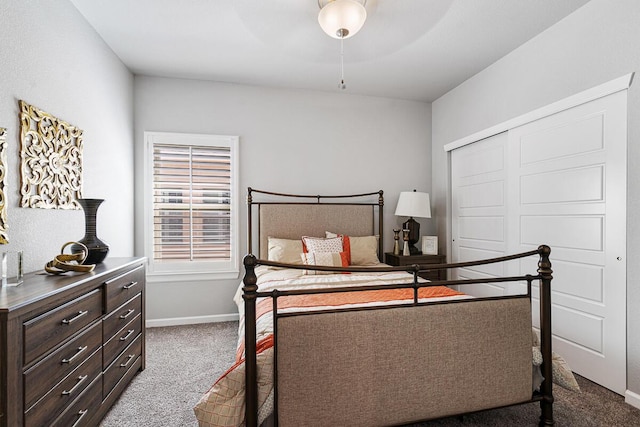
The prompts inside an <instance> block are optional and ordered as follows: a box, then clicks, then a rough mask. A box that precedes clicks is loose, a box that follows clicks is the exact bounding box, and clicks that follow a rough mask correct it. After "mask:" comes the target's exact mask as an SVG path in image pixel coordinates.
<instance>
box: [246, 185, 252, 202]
mask: <svg viewBox="0 0 640 427" xmlns="http://www.w3.org/2000/svg"><path fill="white" fill-rule="evenodd" d="M251 191H253V189H252V188H251V187H247V205H250V204H251V202H253V197H252V196H251Z"/></svg>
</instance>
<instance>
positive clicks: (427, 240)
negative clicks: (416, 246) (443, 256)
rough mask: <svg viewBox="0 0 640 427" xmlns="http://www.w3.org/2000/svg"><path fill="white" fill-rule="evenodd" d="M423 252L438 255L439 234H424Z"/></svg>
mask: <svg viewBox="0 0 640 427" xmlns="http://www.w3.org/2000/svg"><path fill="white" fill-rule="evenodd" d="M422 253H423V254H424V255H438V236H422Z"/></svg>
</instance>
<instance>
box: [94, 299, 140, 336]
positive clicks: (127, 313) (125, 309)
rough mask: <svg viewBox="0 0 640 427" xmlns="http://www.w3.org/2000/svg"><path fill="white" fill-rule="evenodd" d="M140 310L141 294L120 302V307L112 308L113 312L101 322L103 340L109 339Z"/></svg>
mask: <svg viewBox="0 0 640 427" xmlns="http://www.w3.org/2000/svg"><path fill="white" fill-rule="evenodd" d="M141 311H142V294H138V295H136V296H135V297H133V298H132V299H130V300H129V301H127V302H125V303H124V304H122V305H121V306H120V307H118V308H116V309H115V310H113V313H111V314H109V316H107V317H106V318H105V319H104V322H103V324H102V330H103V331H104V332H103V334H104V340H105V341H108V340H109V339H111V337H112V336H113V334H115V333H116V332H118V331H119V330H120V329H122V328H123V327H124V326H125V325H126V324H127V323H129V322H130V321H131V319H133V318H134V317H136V316H137V315H138V314H140V313H141Z"/></svg>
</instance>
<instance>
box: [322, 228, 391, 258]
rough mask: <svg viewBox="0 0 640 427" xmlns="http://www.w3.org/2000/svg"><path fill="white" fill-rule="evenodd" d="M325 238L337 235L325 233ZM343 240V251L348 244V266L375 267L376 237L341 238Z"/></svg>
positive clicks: (376, 255)
mask: <svg viewBox="0 0 640 427" xmlns="http://www.w3.org/2000/svg"><path fill="white" fill-rule="evenodd" d="M325 235H326V237H336V236H338V237H339V236H340V235H339V234H335V233H332V232H330V231H325ZM342 238H343V239H344V242H345V243H344V247H345V248H344V250H347V248H346V246H347V242H348V244H349V265H377V264H379V263H380V260H379V259H378V236H361V237H357V236H342Z"/></svg>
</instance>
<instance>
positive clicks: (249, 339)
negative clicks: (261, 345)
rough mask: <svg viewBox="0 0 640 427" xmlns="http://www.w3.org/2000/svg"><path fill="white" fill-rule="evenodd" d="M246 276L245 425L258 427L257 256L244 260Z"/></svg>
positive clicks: (247, 257)
mask: <svg viewBox="0 0 640 427" xmlns="http://www.w3.org/2000/svg"><path fill="white" fill-rule="evenodd" d="M243 263H244V268H245V274H244V279H243V283H244V286H243V287H242V291H243V292H244V293H243V295H242V298H243V299H244V363H245V377H244V378H245V387H246V388H245V393H246V396H245V402H246V406H245V413H244V415H245V425H246V427H257V426H258V381H257V379H258V370H257V360H256V299H257V297H256V294H257V291H258V286H257V284H256V283H257V282H258V278H257V277H256V272H255V268H256V265H257V264H258V262H257V259H256V257H255V256H253V255H251V254H249V255H246V256H245V257H244V260H243Z"/></svg>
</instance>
